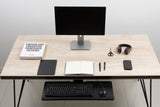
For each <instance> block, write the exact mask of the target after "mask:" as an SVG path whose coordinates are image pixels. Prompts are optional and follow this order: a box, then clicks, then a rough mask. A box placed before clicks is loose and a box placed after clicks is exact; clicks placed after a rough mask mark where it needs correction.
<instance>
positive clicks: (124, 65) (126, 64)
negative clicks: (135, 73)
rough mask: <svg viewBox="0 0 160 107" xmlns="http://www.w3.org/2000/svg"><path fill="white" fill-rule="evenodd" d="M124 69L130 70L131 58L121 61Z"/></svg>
mask: <svg viewBox="0 0 160 107" xmlns="http://www.w3.org/2000/svg"><path fill="white" fill-rule="evenodd" d="M123 67H124V70H132V62H131V60H124V61H123Z"/></svg>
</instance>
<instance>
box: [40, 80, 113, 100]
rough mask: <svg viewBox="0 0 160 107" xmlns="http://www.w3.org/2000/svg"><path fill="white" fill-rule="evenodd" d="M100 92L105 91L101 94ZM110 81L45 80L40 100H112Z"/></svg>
mask: <svg viewBox="0 0 160 107" xmlns="http://www.w3.org/2000/svg"><path fill="white" fill-rule="evenodd" d="M102 92H105V94H103V93H102ZM113 99H114V96H113V89H112V82H111V81H101V82H97V81H93V82H92V81H90V82H56V81H55V82H45V84H44V89H43V94H42V100H113Z"/></svg>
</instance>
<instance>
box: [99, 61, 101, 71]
mask: <svg viewBox="0 0 160 107" xmlns="http://www.w3.org/2000/svg"><path fill="white" fill-rule="evenodd" d="M99 71H101V63H100V62H99Z"/></svg>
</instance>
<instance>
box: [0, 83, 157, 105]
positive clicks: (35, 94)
mask: <svg viewBox="0 0 160 107" xmlns="http://www.w3.org/2000/svg"><path fill="white" fill-rule="evenodd" d="M159 82H160V80H153V107H158V106H160V102H159V100H158V99H159V96H160V92H159V90H160V84H159ZM12 83H13V81H11V80H0V84H1V85H0V107H13V84H12ZM146 83H147V91H148V93H149V81H148V80H146ZM20 85H21V81H20V80H16V89H17V93H16V95H17V96H18V93H19V89H20ZM43 85H44V81H39V80H30V81H29V82H26V84H25V87H24V92H23V95H22V99H21V103H20V107H146V103H145V100H144V96H143V93H142V90H141V86H140V83H139V82H138V81H137V80H113V88H114V96H115V100H114V101H65V102H64V101H42V100H41V96H42V89H43ZM17 100H18V99H17Z"/></svg>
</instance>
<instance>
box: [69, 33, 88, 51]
mask: <svg viewBox="0 0 160 107" xmlns="http://www.w3.org/2000/svg"><path fill="white" fill-rule="evenodd" d="M90 47H91V44H90V41H84V35H78V41H72V42H71V50H90Z"/></svg>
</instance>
